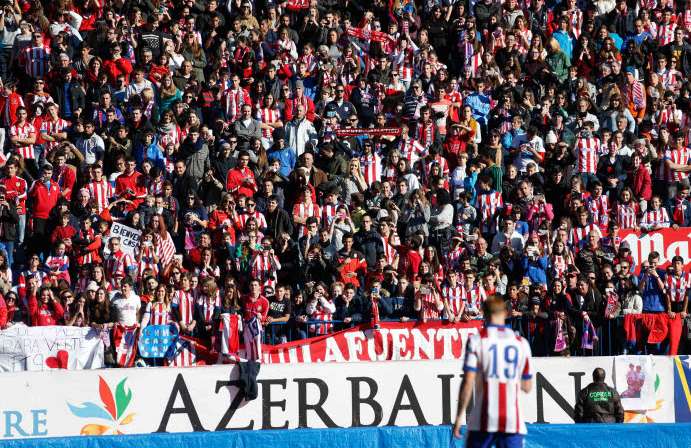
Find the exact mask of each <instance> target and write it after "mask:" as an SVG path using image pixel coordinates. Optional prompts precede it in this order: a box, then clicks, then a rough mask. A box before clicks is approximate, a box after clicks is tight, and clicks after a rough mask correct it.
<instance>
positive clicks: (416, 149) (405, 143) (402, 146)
mask: <svg viewBox="0 0 691 448" xmlns="http://www.w3.org/2000/svg"><path fill="white" fill-rule="evenodd" d="M398 150H399V151H400V152H401V157H403V158H404V159H406V160H408V161H409V162H410V165H411V166H412V165H413V164H414V163H415V162H417V160H418V159H419V158H421V157H425V155H427V149H426V148H425V147H424V146H422V145H421V144H420V142H418V141H417V140H414V139H412V138H409V139H408V140H401V141H400V143H399V145H398Z"/></svg>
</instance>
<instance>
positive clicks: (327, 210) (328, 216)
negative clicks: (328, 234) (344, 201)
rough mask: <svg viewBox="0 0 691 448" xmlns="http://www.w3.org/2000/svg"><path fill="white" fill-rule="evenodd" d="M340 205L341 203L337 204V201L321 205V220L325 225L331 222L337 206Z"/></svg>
mask: <svg viewBox="0 0 691 448" xmlns="http://www.w3.org/2000/svg"><path fill="white" fill-rule="evenodd" d="M340 206H341V204H339V203H335V204H324V205H322V222H323V223H324V225H325V226H330V225H331V222H332V221H333V220H334V218H335V217H336V212H337V211H338V207H340Z"/></svg>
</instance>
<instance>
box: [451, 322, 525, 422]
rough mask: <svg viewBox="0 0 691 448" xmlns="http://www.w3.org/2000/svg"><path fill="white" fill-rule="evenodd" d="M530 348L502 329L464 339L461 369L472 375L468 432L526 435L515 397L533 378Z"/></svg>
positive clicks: (489, 327)
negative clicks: (473, 396) (472, 393)
mask: <svg viewBox="0 0 691 448" xmlns="http://www.w3.org/2000/svg"><path fill="white" fill-rule="evenodd" d="M530 356H531V353H530V345H529V344H528V341H526V340H525V339H524V338H523V337H521V336H519V335H517V334H516V333H515V332H513V331H512V330H511V329H510V328H507V327H504V326H496V325H487V326H486V327H485V328H483V329H482V330H480V333H479V334H473V335H471V336H470V338H469V339H468V345H467V348H466V352H465V362H464V367H463V370H464V371H465V372H476V374H477V376H476V383H475V397H476V399H475V401H474V405H473V409H472V411H471V414H470V418H469V419H468V430H469V431H482V432H501V433H509V434H526V432H527V431H526V427H525V422H524V421H523V417H522V415H521V407H520V405H519V394H520V387H521V380H529V379H531V378H532V376H533V372H532V370H531V363H530Z"/></svg>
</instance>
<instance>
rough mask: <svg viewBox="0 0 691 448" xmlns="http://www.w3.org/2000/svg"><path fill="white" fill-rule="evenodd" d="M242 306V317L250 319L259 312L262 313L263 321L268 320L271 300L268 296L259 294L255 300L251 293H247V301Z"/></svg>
mask: <svg viewBox="0 0 691 448" xmlns="http://www.w3.org/2000/svg"><path fill="white" fill-rule="evenodd" d="M242 308H243V313H242V318H243V319H244V320H250V319H252V318H253V317H254V316H256V315H257V313H261V321H262V322H264V320H266V316H267V315H268V313H269V301H268V300H266V297H264V296H259V297H258V298H257V300H255V301H254V302H253V301H252V298H251V297H250V296H249V295H247V296H246V297H245V301H244V303H243V305H242Z"/></svg>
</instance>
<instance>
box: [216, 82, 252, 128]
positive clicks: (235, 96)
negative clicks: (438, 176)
mask: <svg viewBox="0 0 691 448" xmlns="http://www.w3.org/2000/svg"><path fill="white" fill-rule="evenodd" d="M245 104H249V105H251V104H252V101H251V100H250V96H249V94H248V93H247V91H245V90H244V89H243V88H240V87H239V88H238V89H236V90H230V89H228V90H226V91H225V93H224V94H223V106H224V107H223V109H224V110H225V112H226V119H227V120H228V121H229V122H231V121H235V119H236V118H237V117H239V116H240V111H241V110H242V106H244V105H245Z"/></svg>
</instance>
